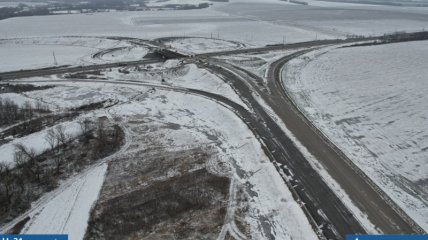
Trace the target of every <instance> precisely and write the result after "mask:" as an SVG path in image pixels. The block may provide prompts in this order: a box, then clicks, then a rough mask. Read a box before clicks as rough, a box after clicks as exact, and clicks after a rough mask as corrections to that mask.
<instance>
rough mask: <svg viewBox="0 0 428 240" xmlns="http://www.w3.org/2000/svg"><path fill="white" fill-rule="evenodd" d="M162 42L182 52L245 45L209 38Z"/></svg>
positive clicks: (223, 48) (222, 49)
mask: <svg viewBox="0 0 428 240" xmlns="http://www.w3.org/2000/svg"><path fill="white" fill-rule="evenodd" d="M164 44H165V45H166V46H171V47H172V48H175V49H177V50H178V51H179V52H182V53H184V54H198V53H205V52H219V51H227V50H234V49H238V48H242V47H245V46H244V45H243V44H240V43H236V42H231V41H225V40H221V39H211V38H179V39H176V40H173V41H167V42H164Z"/></svg>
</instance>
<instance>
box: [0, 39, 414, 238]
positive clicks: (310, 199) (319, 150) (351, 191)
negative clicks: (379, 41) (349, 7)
mask: <svg viewBox="0 0 428 240" xmlns="http://www.w3.org/2000/svg"><path fill="white" fill-rule="evenodd" d="M364 40H368V39H364ZM355 41H361V39H359V40H356V39H351V40H349V41H348V40H347V41H344V40H326V41H314V42H308V43H299V44H290V45H281V46H276V47H265V48H259V49H245V50H236V51H224V52H217V53H209V54H203V55H204V56H220V55H228V54H237V53H246V52H258V51H273V50H283V49H291V48H302V47H313V46H321V45H328V44H342V43H349V42H355ZM299 54H300V53H299ZM293 57H294V56H288V57H285V58H283V59H280V60H279V61H277V62H275V63H274V64H272V68H271V69H270V71H269V82H268V86H261V85H258V84H255V83H254V82H251V81H247V82H248V83H250V84H251V87H252V89H255V90H256V91H257V92H258V93H259V95H260V96H261V97H262V98H263V99H264V101H265V102H266V103H267V104H268V105H269V106H270V107H271V108H272V109H273V110H274V111H275V113H276V114H277V115H278V116H279V117H280V118H281V120H282V121H283V122H284V123H285V124H286V126H287V128H288V129H289V130H291V131H292V133H293V134H294V135H295V136H296V138H297V139H298V140H299V141H300V142H301V143H302V144H303V145H304V146H305V147H306V148H307V149H308V150H309V151H310V152H311V154H312V155H314V156H315V157H316V158H317V160H318V161H320V162H322V163H323V164H325V166H326V169H327V170H328V172H329V173H330V174H331V176H332V177H333V178H334V179H335V180H336V181H337V182H338V183H340V184H341V186H342V188H344V190H345V191H346V193H347V194H348V195H349V196H350V197H351V199H352V200H353V201H354V203H355V204H356V205H357V206H358V207H359V208H360V209H361V210H362V212H365V213H366V214H367V215H368V216H369V219H370V220H371V221H372V222H373V223H374V224H375V225H376V226H377V227H379V228H380V229H381V230H382V231H383V232H384V233H388V234H412V233H414V231H413V229H412V228H411V227H410V225H409V224H407V222H406V221H404V220H403V219H402V218H401V217H400V216H399V215H398V214H397V213H396V212H395V211H394V210H393V209H392V208H391V207H390V206H389V205H388V204H386V203H385V200H383V199H382V198H381V197H380V196H379V194H378V193H377V192H375V191H374V190H373V189H372V188H371V187H370V186H369V185H368V184H367V182H366V181H365V180H364V179H363V178H362V177H361V175H359V174H357V173H356V172H355V170H354V169H352V168H351V167H350V166H349V165H348V164H347V163H346V162H345V161H344V160H343V159H342V158H341V156H340V155H339V154H338V153H337V152H336V151H335V149H333V148H332V147H331V146H330V145H329V144H328V142H326V141H325V139H323V137H322V136H319V135H318V134H317V132H316V130H314V129H313V128H311V126H310V125H308V124H307V123H306V122H305V119H304V118H302V116H301V115H299V112H298V111H296V109H295V108H294V106H293V105H292V104H291V103H290V100H289V99H288V98H287V96H286V95H285V93H284V92H283V91H282V88H281V86H280V85H279V84H278V78H277V76H278V74H279V68H280V66H282V64H283V63H284V62H286V61H288V60H289V59H291V58H293ZM162 61H163V60H162V59H154V60H142V61H133V62H123V63H125V64H127V65H138V64H148V63H157V62H162ZM117 66H118V63H111V64H99V65H91V66H83V67H81V68H70V67H59V68H51V69H42V70H28V71H22V72H21V71H18V72H10V73H3V74H0V77H1V78H2V79H3V80H8V79H19V78H28V77H35V76H44V75H52V74H61V73H69V72H80V71H89V70H99V69H103V68H104V67H105V68H111V67H117ZM231 67H232V68H233V66H231ZM209 69H211V71H214V72H216V73H217V74H219V75H222V76H223V77H224V78H225V79H226V80H227V81H229V82H230V84H231V85H232V86H234V88H235V89H236V90H237V91H238V93H239V94H240V95H241V97H243V98H245V99H247V100H248V104H249V107H250V108H251V109H252V110H253V112H252V113H251V112H248V111H247V110H245V109H244V108H242V107H241V106H240V105H238V104H236V103H234V102H232V101H230V100H228V99H226V98H224V97H222V96H219V95H216V94H212V93H208V92H204V91H199V90H193V89H186V90H183V89H182V88H180V89H181V90H180V91H188V92H191V93H194V94H199V95H203V96H206V97H210V98H213V99H216V100H217V101H219V102H222V103H224V104H226V105H228V106H230V107H231V108H233V109H235V110H236V111H237V112H239V114H241V116H242V117H243V118H245V119H246V121H248V123H250V125H251V126H253V129H254V130H255V131H256V132H257V133H258V134H259V135H260V136H262V137H263V141H264V143H265V144H266V146H267V148H268V149H269V150H270V152H271V153H272V155H273V157H274V158H275V160H276V161H277V162H279V163H281V164H282V168H283V171H284V172H285V173H287V174H289V175H293V179H294V180H293V185H296V186H297V187H296V188H295V190H296V191H297V193H298V195H299V197H300V198H301V199H302V200H303V201H304V202H305V203H306V207H307V209H308V210H309V212H310V213H311V215H312V217H313V218H314V220H315V221H316V222H317V224H318V225H319V226H322V230H323V233H324V235H325V236H326V237H327V238H332V239H345V235H346V234H364V233H366V231H365V230H364V229H363V228H362V226H361V225H360V223H359V222H358V221H357V220H356V219H355V218H354V216H353V214H352V213H351V212H349V210H348V209H347V207H346V206H345V205H344V204H343V203H342V201H341V200H340V199H339V198H338V197H337V196H336V195H335V194H334V193H333V191H332V190H331V189H330V188H329V187H328V186H327V184H326V183H325V182H324V181H323V179H322V178H321V177H320V176H319V175H318V173H317V172H316V171H315V170H314V169H313V168H312V167H311V166H310V164H309V163H308V161H307V160H306V159H305V158H304V156H303V155H302V153H301V152H300V151H299V150H298V149H297V148H296V147H295V145H294V144H293V142H292V141H291V140H290V139H289V138H288V137H287V136H286V134H285V133H284V132H283V131H282V129H281V128H280V127H279V126H278V124H277V123H276V122H275V121H273V119H272V118H271V117H270V116H269V114H268V113H267V112H266V111H265V109H263V107H262V106H261V105H260V104H259V103H258V102H257V101H256V100H255V99H254V98H253V96H252V94H251V90H250V88H249V86H248V85H247V83H245V82H244V81H243V80H242V79H241V78H239V77H238V76H237V75H235V74H232V73H231V72H229V71H226V70H225V69H218V68H215V67H209ZM236 70H237V71H236V72H241V73H243V74H241V73H238V75H242V76H243V77H244V78H254V79H255V80H257V77H256V76H254V75H253V74H251V73H249V72H245V71H243V70H242V69H236ZM236 72H235V73H236ZM244 75H245V76H244ZM258 80H260V79H258ZM61 81H64V80H61ZM67 81H75V80H71V79H70V80H67ZM84 81H85V82H99V81H96V80H84ZM26 82H29V81H26ZM50 82H52V81H50ZM101 82H103V83H108V81H101ZM117 84H127V85H145V86H152V85H150V84H140V83H129V82H126V83H124V82H118V83H117ZM157 87H158V86H157ZM266 87H268V88H269V89H270V93H271V94H268V93H266V92H264V91H263V89H264V88H266ZM163 88H165V89H170V90H172V88H169V87H163ZM174 90H176V91H178V90H179V89H174ZM319 210H322V212H323V213H324V215H325V216H327V218H325V217H323V216H322V214H319Z"/></svg>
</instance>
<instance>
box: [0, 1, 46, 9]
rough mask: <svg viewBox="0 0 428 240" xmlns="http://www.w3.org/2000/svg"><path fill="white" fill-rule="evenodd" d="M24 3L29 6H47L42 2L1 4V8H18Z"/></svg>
mask: <svg viewBox="0 0 428 240" xmlns="http://www.w3.org/2000/svg"><path fill="white" fill-rule="evenodd" d="M20 3H23V4H26V5H28V6H36V5H46V3H42V2H0V8H2V7H17V6H18V4H20Z"/></svg>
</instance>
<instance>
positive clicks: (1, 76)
mask: <svg viewBox="0 0 428 240" xmlns="http://www.w3.org/2000/svg"><path fill="white" fill-rule="evenodd" d="M164 61H165V60H163V59H148V60H140V61H129V62H115V63H105V64H94V65H86V66H77V67H76V66H73V67H69V66H64V67H53V68H46V69H35V70H23V71H14V72H4V73H0V80H12V79H20V78H29V77H42V76H47V75H54V74H63V73H74V72H83V71H94V70H101V69H104V68H113V67H119V65H118V64H121V66H125V65H126V66H135V65H141V64H151V63H159V62H164Z"/></svg>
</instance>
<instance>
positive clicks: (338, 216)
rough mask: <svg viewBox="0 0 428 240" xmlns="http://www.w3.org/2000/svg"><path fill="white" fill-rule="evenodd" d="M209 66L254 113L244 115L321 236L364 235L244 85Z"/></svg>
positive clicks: (357, 223)
mask: <svg viewBox="0 0 428 240" xmlns="http://www.w3.org/2000/svg"><path fill="white" fill-rule="evenodd" d="M210 69H211V70H212V71H215V72H217V73H218V74H221V75H222V76H223V77H224V78H225V79H227V80H228V81H229V83H230V84H231V85H232V86H233V87H234V88H235V89H236V90H237V91H238V93H239V95H240V96H241V97H243V98H245V99H247V100H248V103H249V104H250V106H249V107H250V108H251V109H252V110H253V111H254V115H251V116H245V117H246V118H247V119H248V121H249V122H250V123H251V124H252V125H253V126H254V128H255V129H256V131H257V133H258V134H259V135H260V136H262V138H263V141H264V143H265V144H266V146H267V147H268V149H269V150H270V152H271V153H272V155H273V156H274V158H275V160H276V161H277V162H278V163H280V164H282V165H281V168H282V170H283V171H284V173H286V174H287V175H288V176H292V178H293V180H292V181H291V182H292V184H293V185H297V187H295V190H296V192H297V193H298V195H299V197H300V198H301V199H302V201H303V202H304V203H306V208H307V209H308V210H309V212H310V213H311V215H312V217H313V218H314V220H315V221H316V223H317V225H318V226H323V227H322V230H323V233H324V235H325V236H326V237H327V238H328V239H345V238H346V234H366V231H365V230H364V228H362V227H361V225H360V223H359V222H358V221H356V220H355V218H354V216H353V215H352V214H351V212H350V211H349V210H348V208H347V207H346V206H345V205H344V204H343V203H342V202H341V200H340V199H339V198H338V197H337V196H336V195H335V194H334V192H333V191H332V190H331V189H330V188H329V187H328V185H327V184H326V183H325V182H324V180H323V179H322V178H321V176H320V175H319V174H318V173H317V172H316V171H315V170H314V169H313V168H312V166H311V165H310V164H309V162H308V161H307V160H306V159H305V157H304V156H303V154H302V153H301V152H300V150H299V149H298V148H297V147H296V146H295V145H294V143H293V142H292V141H291V139H290V138H289V137H288V136H287V135H286V134H285V133H284V131H283V130H282V129H281V127H279V126H278V124H277V123H276V122H275V121H274V120H273V119H272V118H271V117H270V116H269V115H268V114H267V113H266V111H265V110H264V108H263V107H262V106H261V105H260V104H259V103H258V102H257V101H256V100H255V99H254V97H253V96H252V94H251V91H250V89H249V87H248V86H247V84H245V83H244V82H243V81H242V80H240V79H239V78H238V77H237V76H236V75H234V74H232V73H230V72H229V71H227V70H224V69H218V68H216V67H211V68H210ZM290 171H291V173H290ZM320 209H321V210H322V211H323V212H324V214H325V215H326V216H327V218H328V219H324V218H323V217H322V216H321V215H320V214H319V213H318V211H319V210H320Z"/></svg>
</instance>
